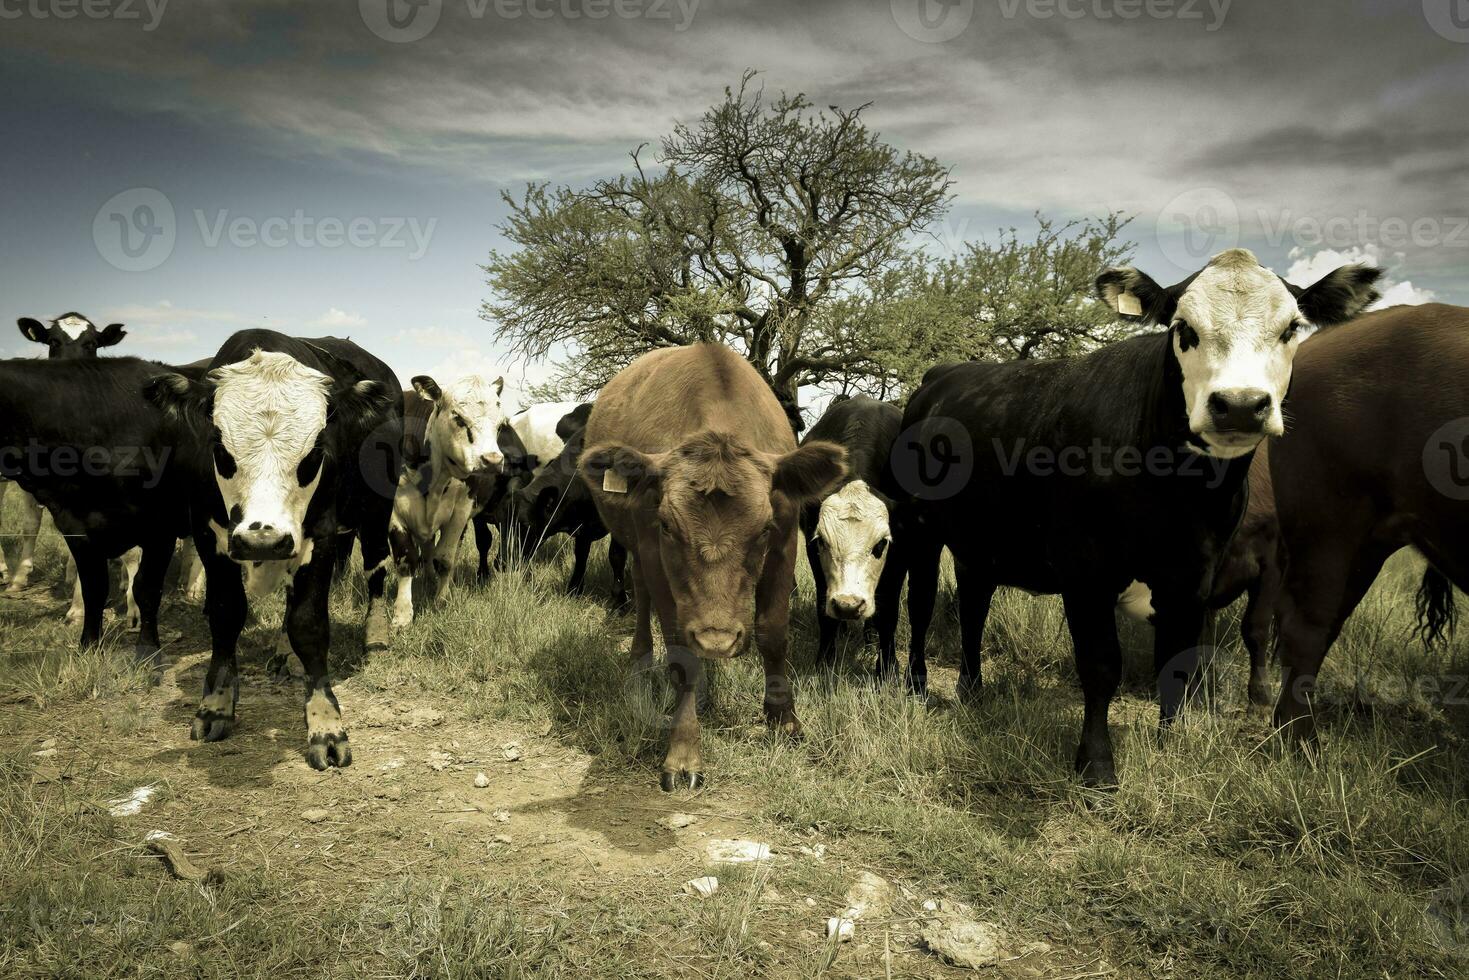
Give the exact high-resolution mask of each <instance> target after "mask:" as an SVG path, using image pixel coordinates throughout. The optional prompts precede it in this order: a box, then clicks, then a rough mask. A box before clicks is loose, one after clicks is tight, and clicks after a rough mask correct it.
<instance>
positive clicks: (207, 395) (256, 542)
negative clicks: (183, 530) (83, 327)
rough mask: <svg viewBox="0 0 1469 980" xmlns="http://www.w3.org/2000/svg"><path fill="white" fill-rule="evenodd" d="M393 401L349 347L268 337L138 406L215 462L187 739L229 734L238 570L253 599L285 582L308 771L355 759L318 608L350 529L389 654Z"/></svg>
mask: <svg viewBox="0 0 1469 980" xmlns="http://www.w3.org/2000/svg"><path fill="white" fill-rule="evenodd" d="M398 392H399V386H398V379H397V377H396V376H394V374H393V372H392V370H391V369H390V368H389V367H388V366H387V365H386V364H384V363H383V362H382V361H380V360H378V359H377V358H375V357H373V356H372V355H371V354H369V353H367V352H366V351H364V350H363V349H362V348H360V347H358V346H357V345H356V344H354V343H352V342H351V341H348V340H339V339H337V338H335V337H322V338H315V339H310V340H307V339H301V338H296V337H287V336H285V335H283V334H279V333H276V332H274V331H271V330H242V331H240V332H238V333H236V334H234V335H233V336H231V337H230V338H229V339H228V340H226V341H225V343H224V346H223V347H221V348H220V350H219V353H218V354H216V355H215V357H214V359H213V360H212V361H211V369H210V371H209V373H208V374H207V375H206V377H205V379H204V380H203V381H192V380H190V379H188V378H186V377H184V376H182V375H179V374H164V375H160V376H158V377H156V378H154V379H153V380H152V382H150V384H149V385H148V396H149V397H150V398H151V399H152V400H153V401H154V403H155V404H157V405H159V406H160V407H162V408H163V409H164V411H165V412H166V413H167V415H168V416H169V417H170V418H172V419H174V420H176V421H178V422H180V423H182V424H181V425H180V426H179V427H180V428H181V429H184V430H186V431H188V432H190V433H192V434H194V437H195V438H196V439H198V440H199V442H201V443H202V444H203V445H204V446H206V447H207V449H206V450H205V451H206V453H207V456H206V458H209V459H210V460H211V463H212V466H210V467H207V468H206V469H205V470H204V472H203V473H202V474H199V475H198V478H197V479H195V480H194V481H193V484H192V487H191V490H192V492H193V502H192V523H193V533H194V542H195V545H196V547H197V548H198V551H199V555H200V558H201V559H202V560H203V562H204V568H205V573H206V576H207V581H208V586H207V589H208V595H207V599H206V602H205V609H206V612H207V614H208V616H209V630H210V635H211V637H212V640H213V656H212V657H211V659H210V662H209V670H208V673H207V674H206V676H205V680H204V696H203V698H202V699H201V700H200V703H199V709H198V711H197V712H196V714H195V716H194V723H193V727H192V731H191V735H192V737H193V738H195V739H203V740H205V741H211V742H213V741H218V740H219V739H223V738H226V737H228V736H229V734H230V732H231V730H232V729H233V727H234V720H235V703H236V701H237V700H238V697H239V676H238V671H237V667H236V663H235V646H236V643H237V642H238V640H239V635H240V630H241V627H242V626H243V625H244V622H245V614H246V583H245V581H244V580H243V578H244V576H242V575H241V570H242V568H243V569H244V570H245V572H246V574H247V575H248V578H249V586H250V591H251V593H253V594H262V593H264V592H266V591H269V590H270V589H272V588H273V587H274V586H275V585H276V584H278V583H279V582H280V581H281V579H282V578H283V577H286V576H289V582H288V584H287V586H286V615H285V630H286V635H287V637H288V638H289V640H290V646H291V648H292V650H294V652H295V654H296V656H297V657H299V658H300V660H301V665H302V667H303V668H305V672H306V699H305V700H306V729H307V736H308V744H307V750H306V759H307V761H308V762H309V763H310V764H311V766H312V767H313V768H315V769H325V768H327V766H329V765H337V766H346V765H349V764H350V763H351V761H352V750H351V746H350V745H349V743H348V740H347V731H346V729H345V727H344V726H343V725H342V718H341V711H340V709H339V708H338V706H337V699H336V696H335V695H334V694H333V693H332V689H331V681H330V678H329V675H328V668H327V650H328V647H329V645H330V639H331V637H330V628H331V621H330V615H329V613H328V610H327V598H328V593H329V591H330V586H331V579H332V570H333V565H334V561H333V557H334V554H333V553H334V549H335V547H336V545H337V539H338V536H339V533H340V532H343V531H347V530H352V529H355V530H356V531H357V533H358V538H359V540H360V542H361V547H362V562H363V567H364V568H365V569H366V570H367V591H368V610H367V625H366V630H365V646H366V647H367V649H369V650H373V649H381V648H383V647H385V646H386V645H387V642H388V637H389V625H388V616H387V610H386V603H385V601H384V599H383V584H384V578H385V576H386V575H387V564H388V519H389V516H390V514H391V512H392V506H393V490H394V488H395V486H396V479H397V474H398V471H399V467H400V462H401V459H400V457H401V443H402V438H403V406H402V401H401V398H400V396H399V393H398ZM211 470H212V472H211Z"/></svg>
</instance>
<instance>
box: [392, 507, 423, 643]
mask: <svg viewBox="0 0 1469 980" xmlns="http://www.w3.org/2000/svg"><path fill="white" fill-rule="evenodd" d="M388 544H389V545H390V546H391V548H392V553H393V570H394V571H396V572H397V573H398V593H397V598H396V601H394V603H393V619H392V624H393V625H394V626H400V627H401V626H407V625H408V624H410V623H412V622H413V573H414V572H415V571H416V570H417V568H418V555H419V553H420V550H421V549H420V548H419V543H418V542H417V541H415V540H414V539H413V534H412V532H410V531H409V530H408V529H407V528H406V527H404V526H403V525H401V524H398V523H397V522H396V521H395V522H394V523H393V524H392V525H390V526H389V528H388Z"/></svg>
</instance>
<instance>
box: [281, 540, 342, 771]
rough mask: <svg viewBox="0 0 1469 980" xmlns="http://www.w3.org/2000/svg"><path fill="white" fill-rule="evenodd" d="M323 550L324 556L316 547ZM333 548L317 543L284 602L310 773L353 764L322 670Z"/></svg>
mask: <svg viewBox="0 0 1469 980" xmlns="http://www.w3.org/2000/svg"><path fill="white" fill-rule="evenodd" d="M323 543H325V544H326V551H327V554H325V555H323V554H322V553H321V552H322V547H321V545H322V544H323ZM333 543H334V542H330V541H328V542H318V544H317V550H316V554H315V556H314V557H313V559H312V560H311V561H309V562H307V563H306V564H305V565H302V566H301V567H300V568H299V569H297V571H296V575H295V577H294V578H293V579H292V581H291V588H290V591H289V592H288V593H287V598H286V634H287V635H288V636H289V637H290V639H291V647H292V649H294V650H295V651H296V656H298V657H300V658H301V666H302V667H303V668H305V670H306V761H307V762H308V763H309V764H310V765H311V768H313V769H326V768H327V767H329V766H339V767H345V766H350V765H351V764H352V746H351V744H350V743H349V742H348V741H347V729H346V727H345V726H344V725H343V724H342V710H341V708H340V707H339V706H338V705H337V697H336V695H335V694H333V693H332V685H331V676H330V674H329V671H328V669H327V650H328V649H329V648H330V646H331V617H330V615H329V613H328V610H327V598H328V596H329V595H330V594H331V583H332V571H333V568H334V566H335V561H334V560H333V555H332V554H331V549H332V544H333Z"/></svg>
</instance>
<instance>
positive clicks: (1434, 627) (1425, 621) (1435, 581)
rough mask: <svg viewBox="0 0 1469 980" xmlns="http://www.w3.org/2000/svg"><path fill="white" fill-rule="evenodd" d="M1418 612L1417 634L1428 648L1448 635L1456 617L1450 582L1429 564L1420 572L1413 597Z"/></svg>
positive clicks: (1452, 628)
mask: <svg viewBox="0 0 1469 980" xmlns="http://www.w3.org/2000/svg"><path fill="white" fill-rule="evenodd" d="M1413 604H1414V606H1415V608H1416V610H1417V613H1418V628H1417V630H1416V633H1417V636H1418V638H1419V639H1420V640H1422V641H1423V645H1424V646H1426V647H1429V648H1430V649H1431V648H1433V647H1435V646H1437V645H1438V644H1440V643H1442V642H1443V641H1444V639H1445V638H1446V637H1448V636H1452V635H1453V632H1454V626H1455V624H1456V623H1457V621H1458V618H1459V610H1458V608H1457V607H1456V606H1455V605H1454V585H1453V583H1452V582H1450V581H1449V580H1448V577H1447V576H1445V575H1444V574H1443V573H1442V572H1440V571H1439V570H1438V569H1436V568H1434V567H1433V566H1432V565H1429V566H1428V567H1427V568H1426V569H1424V571H1423V582H1422V584H1420V585H1419V586H1418V596H1417V598H1416V599H1415V600H1414V603H1413Z"/></svg>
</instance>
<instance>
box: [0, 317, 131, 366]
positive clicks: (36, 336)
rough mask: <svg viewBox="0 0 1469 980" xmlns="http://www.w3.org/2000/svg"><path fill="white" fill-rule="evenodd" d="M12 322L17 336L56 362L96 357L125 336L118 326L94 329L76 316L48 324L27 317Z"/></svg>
mask: <svg viewBox="0 0 1469 980" xmlns="http://www.w3.org/2000/svg"><path fill="white" fill-rule="evenodd" d="M15 322H16V324H17V325H18V326H19V327H20V332H21V336H23V337H25V339H26V340H29V341H31V342H32V343H37V344H45V345H46V350H47V352H48V353H47V356H48V357H53V358H57V359H58V360H61V359H66V358H76V357H96V356H97V351H98V350H99V349H100V348H103V347H111V346H113V345H114V344H117V343H119V342H121V341H122V338H124V337H126V336H127V335H128V332H127V331H126V330H124V329H123V328H122V324H120V323H109V324H108V325H107V326H105V327H103V328H102V329H101V330H98V329H97V325H96V324H95V323H93V322H92V321H91V320H88V319H87V318H86V317H84V316H82V315H81V314H80V313H63V314H61V316H59V317H57V318H56V319H54V320H52V321H50V322H49V323H42V322H41V321H40V320H36V319H33V318H31V317H28V316H23V317H21V318H20V319H19V320H17V321H15Z"/></svg>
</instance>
